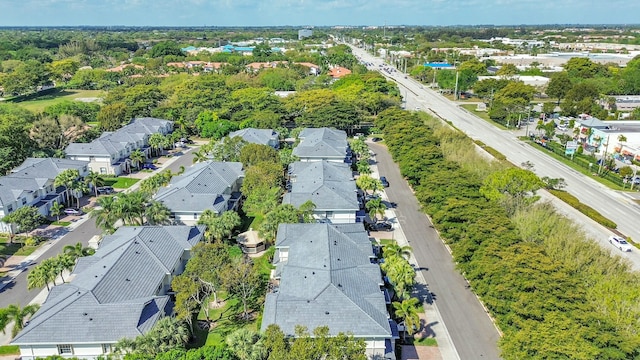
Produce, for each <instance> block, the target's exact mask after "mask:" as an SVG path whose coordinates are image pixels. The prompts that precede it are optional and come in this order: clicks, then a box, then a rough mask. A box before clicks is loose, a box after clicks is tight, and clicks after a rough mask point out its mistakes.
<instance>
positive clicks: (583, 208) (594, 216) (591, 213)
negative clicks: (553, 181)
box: [549, 189, 618, 229]
mask: <svg viewBox="0 0 640 360" xmlns="http://www.w3.org/2000/svg"><path fill="white" fill-rule="evenodd" d="M549 192H550V193H552V194H553V195H554V196H555V197H557V198H558V199H560V200H562V201H564V202H566V203H567V204H569V205H571V206H572V207H573V208H575V209H576V210H578V211H580V212H581V213H583V214H585V215H587V216H588V217H589V218H590V219H591V220H594V221H596V222H597V223H598V224H600V225H602V226H606V227H608V228H610V229H615V228H617V227H618V225H617V224H616V223H615V222H613V221H612V220H609V219H607V218H606V217H604V216H603V215H602V214H600V213H599V212H597V211H596V210H594V209H593V208H592V207H590V206H588V205H585V204H583V203H581V202H580V200H578V198H576V197H575V196H573V195H571V194H569V193H568V192H566V191H563V190H553V189H550V190H549Z"/></svg>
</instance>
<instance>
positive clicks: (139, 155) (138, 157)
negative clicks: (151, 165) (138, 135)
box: [129, 149, 147, 169]
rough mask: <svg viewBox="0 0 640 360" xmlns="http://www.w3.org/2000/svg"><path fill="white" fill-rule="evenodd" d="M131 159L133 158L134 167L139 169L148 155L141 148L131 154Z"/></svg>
mask: <svg viewBox="0 0 640 360" xmlns="http://www.w3.org/2000/svg"><path fill="white" fill-rule="evenodd" d="M129 159H131V162H132V165H133V167H134V168H136V169H139V168H140V166H142V164H144V162H145V160H147V156H146V155H145V154H144V153H143V152H142V151H141V150H140V149H135V150H133V151H132V152H131V154H129Z"/></svg>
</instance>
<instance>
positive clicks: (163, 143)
mask: <svg viewBox="0 0 640 360" xmlns="http://www.w3.org/2000/svg"><path fill="white" fill-rule="evenodd" d="M168 145H169V139H168V138H167V137H166V136H164V135H162V134H160V133H154V134H152V135H151V136H150V137H149V146H151V149H152V150H153V151H154V152H155V154H162V149H164V148H165V147H167V146H168Z"/></svg>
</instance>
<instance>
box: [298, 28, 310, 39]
mask: <svg viewBox="0 0 640 360" xmlns="http://www.w3.org/2000/svg"><path fill="white" fill-rule="evenodd" d="M312 36H313V30H311V29H300V30H298V40H303V39H305V38H308V37H312Z"/></svg>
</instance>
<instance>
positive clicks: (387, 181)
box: [380, 176, 389, 187]
mask: <svg viewBox="0 0 640 360" xmlns="http://www.w3.org/2000/svg"><path fill="white" fill-rule="evenodd" d="M380 182H381V183H382V186H384V187H389V180H387V177H386V176H380Z"/></svg>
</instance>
